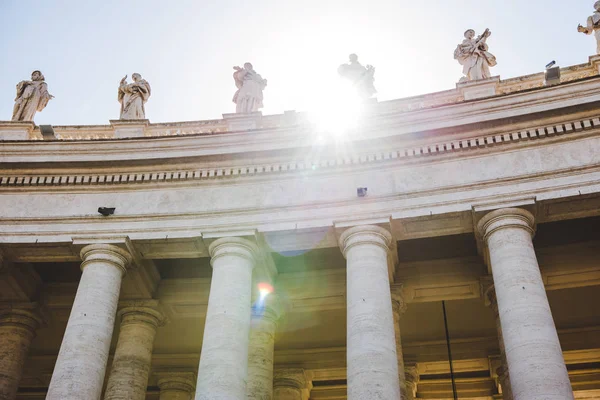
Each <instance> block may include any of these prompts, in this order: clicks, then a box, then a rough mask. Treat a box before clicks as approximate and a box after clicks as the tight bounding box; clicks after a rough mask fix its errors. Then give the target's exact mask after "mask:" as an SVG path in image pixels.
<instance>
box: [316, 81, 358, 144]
mask: <svg viewBox="0 0 600 400" xmlns="http://www.w3.org/2000/svg"><path fill="white" fill-rule="evenodd" d="M325 89H326V90H324V91H322V92H321V94H320V96H319V97H318V98H316V99H315V101H314V103H313V104H314V107H313V108H312V109H311V110H309V112H308V115H309V118H310V120H311V121H312V123H313V124H315V127H316V133H317V134H318V135H319V136H320V137H322V136H324V135H325V136H335V137H336V138H341V137H343V136H344V135H345V134H346V133H347V132H349V131H351V130H353V129H355V128H356V127H357V126H358V124H359V122H360V119H361V118H362V115H363V112H364V102H363V101H362V100H361V99H360V98H359V97H358V96H357V94H356V91H355V89H354V88H353V87H352V85H350V84H348V83H347V82H345V81H343V80H342V79H339V80H336V81H335V82H332V83H331V84H330V85H329V87H326V88H325Z"/></svg>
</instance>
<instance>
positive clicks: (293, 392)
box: [273, 368, 310, 400]
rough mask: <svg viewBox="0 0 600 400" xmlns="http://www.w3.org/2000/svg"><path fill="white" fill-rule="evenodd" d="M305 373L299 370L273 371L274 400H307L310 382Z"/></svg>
mask: <svg viewBox="0 0 600 400" xmlns="http://www.w3.org/2000/svg"><path fill="white" fill-rule="evenodd" d="M306 378H307V377H306V371H305V370H303V369H300V368H281V369H277V370H275V373H274V378H273V399H274V400H307V399H308V394H309V393H308V388H309V386H310V382H309V381H308V380H307V379H306Z"/></svg>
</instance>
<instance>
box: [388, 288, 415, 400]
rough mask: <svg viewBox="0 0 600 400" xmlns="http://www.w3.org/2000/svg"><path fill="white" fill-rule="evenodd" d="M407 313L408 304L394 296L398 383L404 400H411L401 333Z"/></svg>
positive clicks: (400, 297) (393, 308) (399, 296)
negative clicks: (407, 384) (401, 324)
mask: <svg viewBox="0 0 600 400" xmlns="http://www.w3.org/2000/svg"><path fill="white" fill-rule="evenodd" d="M405 312H406V303H405V302H404V299H403V298H402V296H401V295H399V294H394V295H392V313H393V316H394V334H395V338H396V354H397V355H398V381H399V384H400V394H401V395H402V400H406V399H410V398H412V396H410V394H409V390H408V388H407V386H406V377H405V375H404V353H403V351H402V332H400V316H401V315H402V314H404V313H405Z"/></svg>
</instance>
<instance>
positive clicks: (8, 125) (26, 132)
mask: <svg viewBox="0 0 600 400" xmlns="http://www.w3.org/2000/svg"><path fill="white" fill-rule="evenodd" d="M34 128H35V124H34V123H33V122H30V121H0V141H1V140H30V139H31V133H32V132H33V129H34Z"/></svg>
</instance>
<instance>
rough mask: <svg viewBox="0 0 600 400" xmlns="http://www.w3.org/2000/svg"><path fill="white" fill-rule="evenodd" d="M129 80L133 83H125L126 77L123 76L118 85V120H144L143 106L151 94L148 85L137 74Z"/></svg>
mask: <svg viewBox="0 0 600 400" xmlns="http://www.w3.org/2000/svg"><path fill="white" fill-rule="evenodd" d="M131 78H132V79H133V82H132V83H127V75H125V77H124V78H123V79H121V83H120V84H119V95H118V100H119V103H121V114H120V117H119V118H120V119H124V120H138V119H146V109H145V107H144V105H145V104H146V102H147V101H148V98H150V95H151V94H152V90H151V89H150V84H149V83H148V82H147V81H146V80H145V79H142V75H140V74H138V73H137V72H136V73H134V74H133V75H131Z"/></svg>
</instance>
